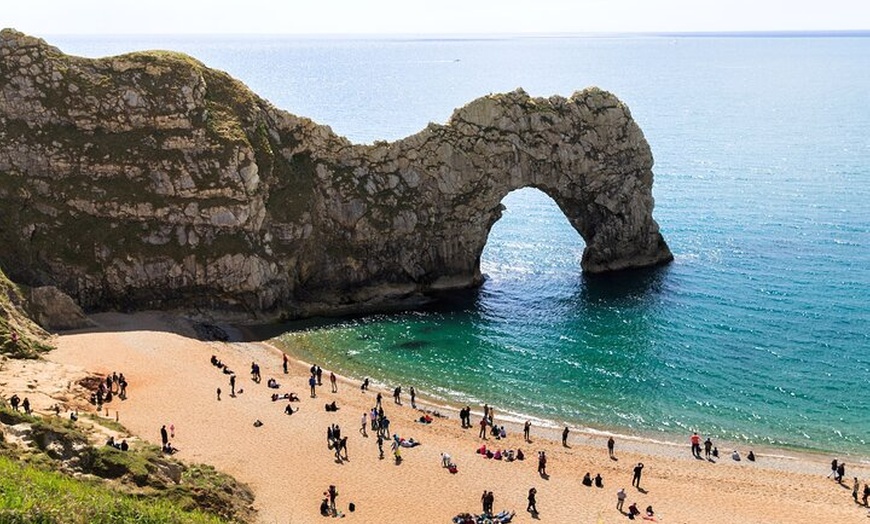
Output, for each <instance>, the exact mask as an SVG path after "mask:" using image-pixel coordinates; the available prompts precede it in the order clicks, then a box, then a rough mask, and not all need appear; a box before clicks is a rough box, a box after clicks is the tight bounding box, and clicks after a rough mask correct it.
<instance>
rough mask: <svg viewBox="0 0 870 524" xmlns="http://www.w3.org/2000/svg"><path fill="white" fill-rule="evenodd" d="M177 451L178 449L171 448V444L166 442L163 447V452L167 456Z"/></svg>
mask: <svg viewBox="0 0 870 524" xmlns="http://www.w3.org/2000/svg"><path fill="white" fill-rule="evenodd" d="M177 451H178V448H176V447H173V446H172V443H171V442H167V443H166V444H164V445H163V452H164V453H166V454H167V455H172V454H174V453H175V452H177Z"/></svg>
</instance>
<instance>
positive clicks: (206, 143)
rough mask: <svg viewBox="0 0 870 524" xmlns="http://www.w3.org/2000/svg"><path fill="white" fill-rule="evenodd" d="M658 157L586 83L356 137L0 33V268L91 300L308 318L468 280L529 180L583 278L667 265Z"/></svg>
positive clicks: (146, 60)
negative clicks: (413, 129) (377, 136)
mask: <svg viewBox="0 0 870 524" xmlns="http://www.w3.org/2000/svg"><path fill="white" fill-rule="evenodd" d="M651 168H652V155H651V153H650V150H649V146H648V145H647V143H646V141H645V140H644V138H643V134H642V132H641V131H640V129H639V128H638V126H637V125H636V124H635V122H634V121H633V120H632V118H631V116H630V114H629V111H628V109H627V108H626V107H625V106H624V105H623V104H622V103H621V102H619V100H617V99H616V98H615V97H614V96H613V95H611V94H609V93H606V92H604V91H601V90H598V89H595V88H592V89H586V90H584V91H580V92H577V93H575V94H574V95H573V96H571V97H570V98H567V99H566V98H563V97H558V96H554V97H550V98H548V99H542V98H531V97H529V96H528V95H527V94H525V93H524V92H523V91H521V90H518V91H515V92H512V93H509V94H500V95H490V96H487V97H483V98H480V99H477V100H475V101H473V102H471V103H470V104H468V105H467V106H465V107H462V108H460V109H457V110H456V111H455V112H454V114H453V116H452V117H451V119H450V121H449V122H448V123H447V124H446V125H443V126H442V125H434V124H430V125H429V126H428V127H427V128H426V129H424V130H423V131H421V132H420V133H417V134H416V135H413V136H410V137H407V138H405V139H402V140H398V141H396V142H391V143H387V142H377V143H375V144H373V145H355V144H352V143H350V142H349V141H347V140H346V139H345V138H343V137H340V136H337V135H335V134H334V133H333V132H332V131H331V130H330V129H329V128H328V127H325V126H320V125H317V124H315V123H314V122H312V121H310V120H308V119H305V118H300V117H297V116H294V115H291V114H288V113H286V112H284V111H280V110H278V109H276V108H274V107H273V106H271V105H270V104H269V103H268V102H266V101H264V100H262V99H260V98H258V97H257V96H255V95H254V94H253V93H251V92H250V91H249V90H248V89H247V88H246V87H245V86H244V85H242V84H241V83H240V82H238V81H236V80H234V79H232V78H230V77H229V76H228V75H226V74H225V73H222V72H220V71H216V70H213V69H209V68H207V67H205V66H204V65H202V64H201V63H199V62H197V61H196V60H194V59H192V58H190V57H187V56H184V55H180V54H175V53H167V52H146V53H134V54H129V55H122V56H117V57H111V58H104V59H97V60H91V59H84V58H78V57H72V56H67V55H64V54H63V53H61V52H60V51H59V50H58V49H56V48H54V47H51V46H49V45H47V44H46V43H45V42H43V41H42V40H38V39H35V38H31V37H28V36H25V35H23V34H21V33H18V32H15V31H11V30H4V31H2V32H0V198H2V200H3V202H4V203H3V206H2V210H0V240H2V243H3V246H4V249H3V250H0V266H2V268H4V269H5V270H6V271H7V273H9V274H10V276H12V277H13V278H16V279H18V280H21V281H23V282H26V283H28V284H31V285H55V286H57V287H59V288H61V289H63V290H64V291H66V292H67V293H69V294H70V295H71V296H73V297H74V298H75V299H76V300H77V301H78V302H79V303H80V304H81V305H82V306H84V307H86V308H108V307H125V308H126V307H132V308H146V307H173V306H184V307H204V308H217V309H239V310H244V311H274V312H284V313H289V314H305V313H306V312H311V311H313V310H315V309H334V308H340V307H343V306H347V307H350V308H353V307H356V306H359V305H361V304H365V303H368V302H378V301H381V300H384V299H388V298H390V297H395V296H403V295H409V294H413V293H418V292H423V293H425V292H426V291H430V290H433V289H445V288H458V287H468V286H473V285H476V284H478V283H479V282H480V271H479V262H480V254H481V252H482V250H483V247H484V244H485V242H486V238H487V234H488V232H489V229H490V227H491V226H492V224H493V223H494V222H495V221H496V220H498V218H499V217H500V215H501V209H502V207H501V204H500V202H501V200H502V198H503V197H504V196H505V195H506V194H507V193H509V192H510V191H512V190H514V189H517V188H522V187H527V186H531V187H536V188H538V189H540V190H542V191H544V192H545V193H547V194H548V195H550V196H551V197H552V198H553V199H554V200H555V201H556V203H557V204H558V205H559V207H560V208H561V209H562V211H563V212H564V213H565V214H566V216H567V217H568V219H569V221H570V222H571V224H572V225H573V226H574V227H575V229H577V231H578V232H579V233H580V235H582V237H583V239H584V240H585V242H586V250H585V252H584V255H583V261H582V264H583V269H584V271H588V272H603V271H610V270H620V269H627V268H633V267H642V266H649V265H655V264H661V263H665V262H667V261H669V260H671V259H672V256H671V253H670V251H669V250H668V248H667V245H666V244H665V242H664V240H663V239H662V236H661V235H660V234H659V230H658V225H657V224H656V223H655V221H654V220H653V219H652V208H653V199H652V195H651V189H652V178H653V177H652V170H651Z"/></svg>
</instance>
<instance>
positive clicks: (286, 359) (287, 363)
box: [281, 353, 290, 375]
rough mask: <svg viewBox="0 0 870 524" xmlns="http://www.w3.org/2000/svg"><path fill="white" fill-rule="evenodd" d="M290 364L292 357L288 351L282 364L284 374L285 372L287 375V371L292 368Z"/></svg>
mask: <svg viewBox="0 0 870 524" xmlns="http://www.w3.org/2000/svg"><path fill="white" fill-rule="evenodd" d="M289 364H290V359H289V358H287V353H284V360H283V362H282V364H281V365H282V367H283V368H284V374H285V375H286V374H287V373H289V372H290V369H289V367H290V366H289Z"/></svg>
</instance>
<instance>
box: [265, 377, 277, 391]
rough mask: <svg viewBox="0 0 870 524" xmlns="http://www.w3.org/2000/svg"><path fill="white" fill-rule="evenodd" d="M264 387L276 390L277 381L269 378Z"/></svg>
mask: <svg viewBox="0 0 870 524" xmlns="http://www.w3.org/2000/svg"><path fill="white" fill-rule="evenodd" d="M266 386H267V387H270V388H272V389H278V387H279V386H278V381H277V380H275V379H274V378H270V379H269V380H268V381H266Z"/></svg>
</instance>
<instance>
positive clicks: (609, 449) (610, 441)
mask: <svg viewBox="0 0 870 524" xmlns="http://www.w3.org/2000/svg"><path fill="white" fill-rule="evenodd" d="M615 446H616V441H615V440H613V437H610V438H608V439H607V456H608V457H610V458H612V459H614V458H616V457H614V456H613V448H614V447H615Z"/></svg>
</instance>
